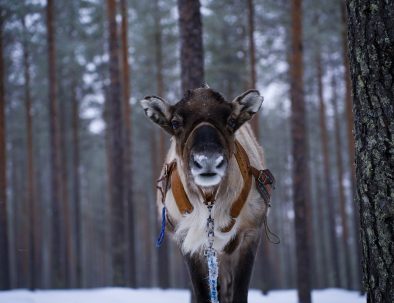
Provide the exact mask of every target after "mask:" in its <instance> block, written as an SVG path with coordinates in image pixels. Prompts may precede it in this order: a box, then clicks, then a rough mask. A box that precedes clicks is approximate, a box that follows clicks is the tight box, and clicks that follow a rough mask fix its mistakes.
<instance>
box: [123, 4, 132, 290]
mask: <svg viewBox="0 0 394 303" xmlns="http://www.w3.org/2000/svg"><path fill="white" fill-rule="evenodd" d="M120 10H121V13H122V23H121V38H122V68H123V73H122V76H123V83H122V84H123V86H122V88H123V123H124V138H123V140H124V170H125V172H124V174H125V176H124V177H125V180H124V182H125V191H124V195H125V202H126V211H127V214H128V215H127V220H126V231H125V233H126V239H127V243H128V244H127V245H128V248H127V275H128V276H127V280H128V283H127V285H128V286H130V287H135V286H136V285H135V283H136V277H135V275H136V271H135V268H136V265H135V263H136V262H135V255H134V252H135V249H134V246H135V245H134V228H133V223H134V204H133V191H132V164H131V153H132V150H131V144H132V142H131V106H130V66H129V59H128V57H129V51H128V49H129V48H128V43H127V37H128V35H127V32H128V30H127V28H128V9H127V2H126V0H121V1H120Z"/></svg>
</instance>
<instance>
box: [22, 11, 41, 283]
mask: <svg viewBox="0 0 394 303" xmlns="http://www.w3.org/2000/svg"><path fill="white" fill-rule="evenodd" d="M21 21H22V28H23V34H24V38H23V43H22V44H23V45H22V47H23V71H24V78H25V79H24V80H25V83H24V89H25V113H26V130H27V135H26V138H27V144H26V146H27V149H26V152H27V155H26V156H27V157H26V159H27V196H26V202H27V213H28V218H29V224H28V235H29V241H28V244H29V246H28V252H29V267H30V268H29V274H30V276H29V283H28V284H29V287H30V288H31V289H35V288H36V287H37V285H36V279H37V277H36V275H37V274H38V271H39V268H38V263H39V258H38V257H39V253H40V252H39V245H40V243H38V241H37V240H38V228H37V224H39V223H38V222H37V218H36V216H37V213H38V211H39V210H38V207H37V204H36V191H35V182H34V175H35V173H34V162H33V121H32V120H33V117H32V108H31V106H32V100H31V93H30V54H29V46H28V40H27V28H26V23H25V17H22V20H21Z"/></svg>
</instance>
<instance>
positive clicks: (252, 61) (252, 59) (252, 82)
mask: <svg viewBox="0 0 394 303" xmlns="http://www.w3.org/2000/svg"><path fill="white" fill-rule="evenodd" d="M248 25H249V26H248V38H249V69H250V79H249V88H250V89H255V88H256V78H257V76H256V48H255V43H254V3H253V0H248ZM251 124H252V128H253V131H254V133H255V135H256V138H257V140H259V138H260V133H259V116H258V114H257V115H255V116H254V117H253V118H252V120H251ZM264 243H265V242H264ZM264 245H265V246H266V244H264ZM264 248H266V247H264ZM265 251H266V252H268V249H267V250H265Z"/></svg>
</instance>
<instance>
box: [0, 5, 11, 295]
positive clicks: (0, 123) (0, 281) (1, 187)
mask: <svg viewBox="0 0 394 303" xmlns="http://www.w3.org/2000/svg"><path fill="white" fill-rule="evenodd" d="M3 23H4V12H3V10H2V9H1V8H0V268H1V270H0V290H4V289H9V288H10V276H9V259H8V228H7V224H8V223H7V162H6V146H5V143H6V141H5V91H4V61H3Z"/></svg>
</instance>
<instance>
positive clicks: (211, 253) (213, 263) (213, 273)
mask: <svg viewBox="0 0 394 303" xmlns="http://www.w3.org/2000/svg"><path fill="white" fill-rule="evenodd" d="M207 207H208V213H209V216H208V219H207V236H208V247H207V248H206V249H205V250H204V256H205V257H206V258H207V265H208V273H209V278H208V280H209V289H210V298H211V303H219V300H218V291H217V279H218V263H217V253H216V250H215V249H214V248H213V242H214V240H215V222H214V219H213V218H212V208H213V203H212V202H208V203H207Z"/></svg>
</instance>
